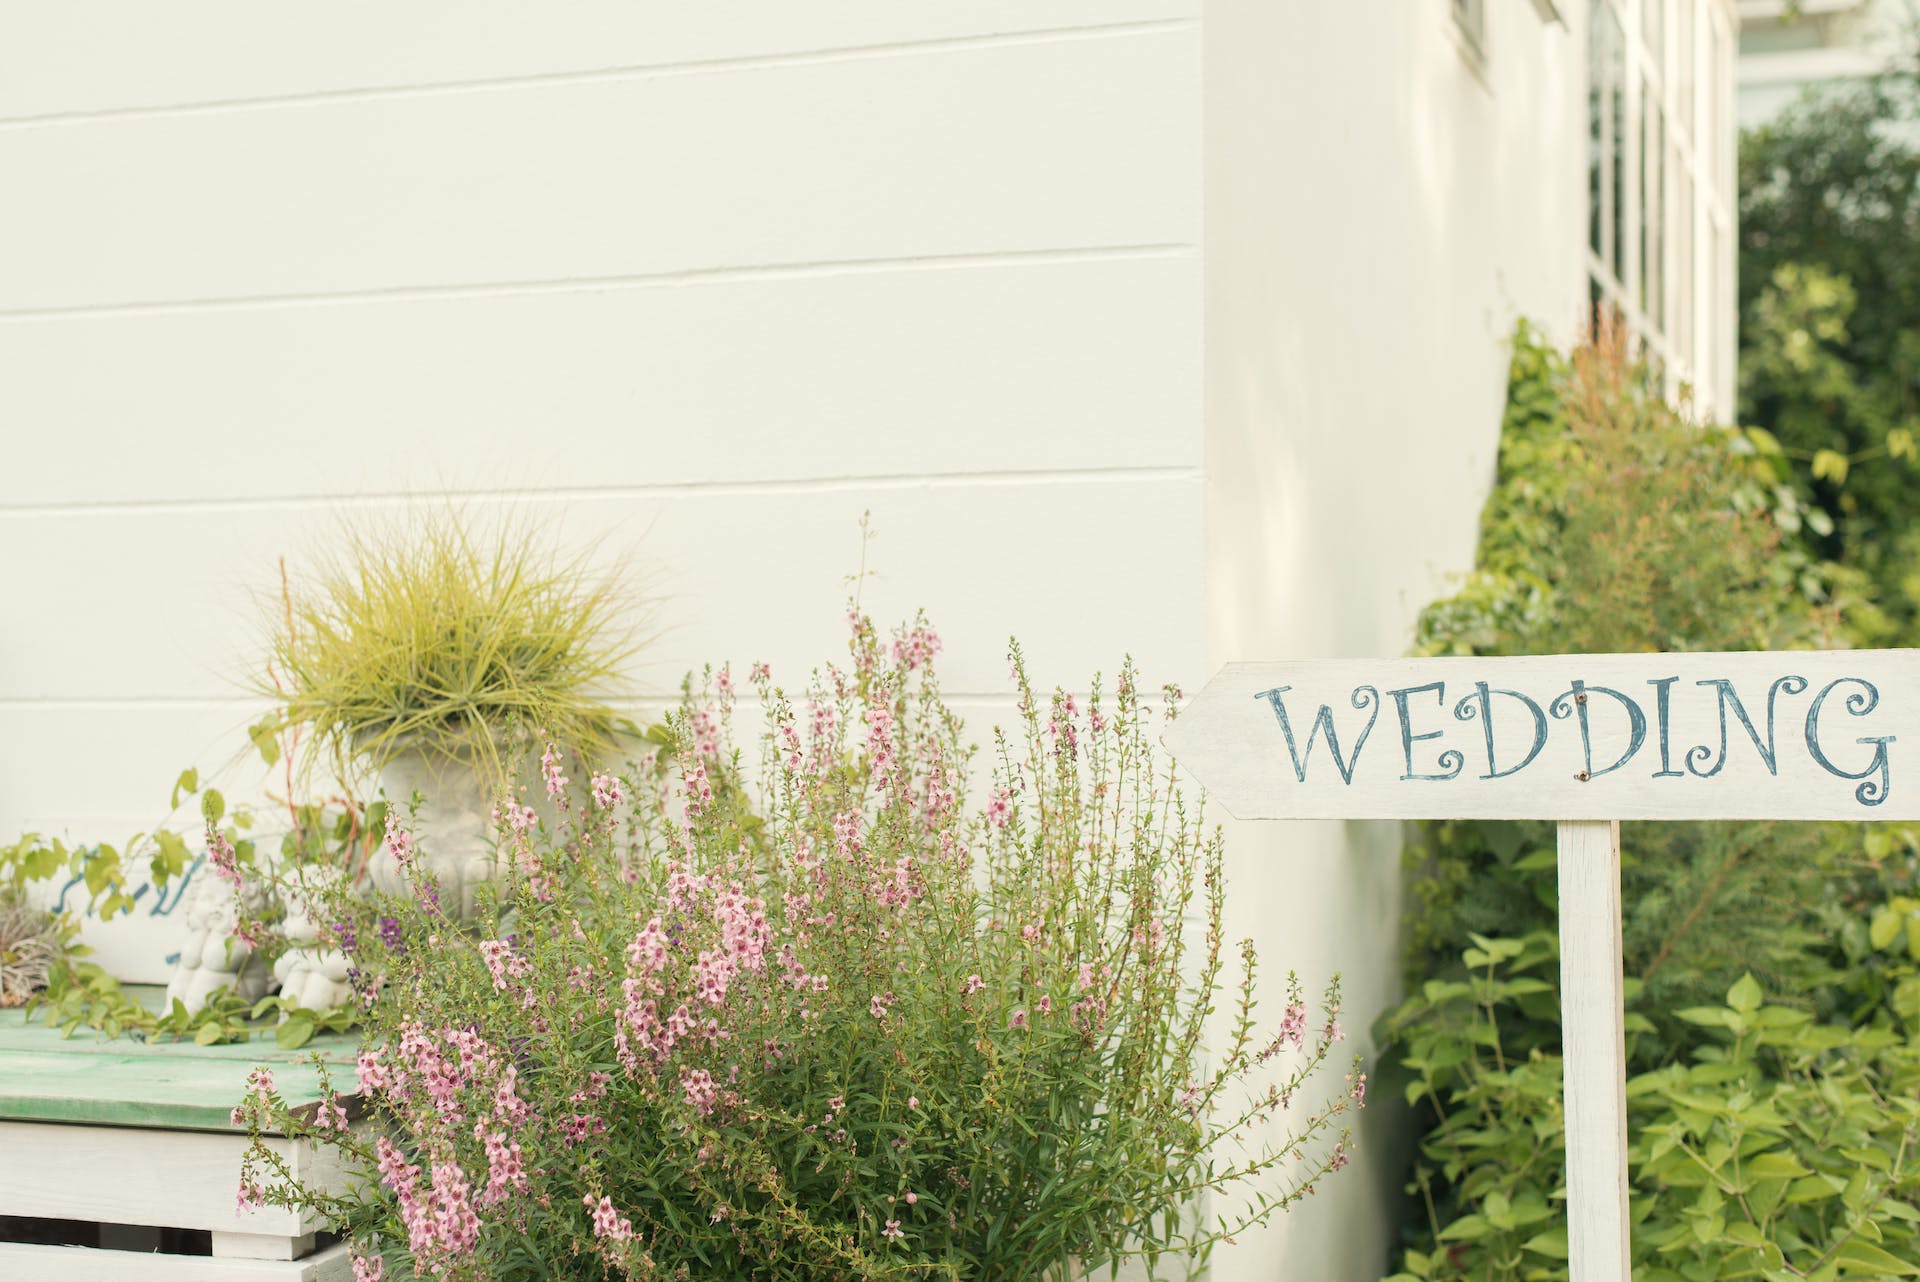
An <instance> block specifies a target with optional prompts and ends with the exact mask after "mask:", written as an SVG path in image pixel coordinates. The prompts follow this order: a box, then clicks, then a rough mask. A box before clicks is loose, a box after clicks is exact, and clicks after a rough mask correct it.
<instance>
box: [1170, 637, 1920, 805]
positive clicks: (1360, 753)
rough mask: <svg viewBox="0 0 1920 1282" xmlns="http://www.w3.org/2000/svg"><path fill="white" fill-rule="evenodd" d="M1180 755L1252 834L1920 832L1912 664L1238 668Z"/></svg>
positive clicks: (1824, 658)
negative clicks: (1572, 825) (1633, 822)
mask: <svg viewBox="0 0 1920 1282" xmlns="http://www.w3.org/2000/svg"><path fill="white" fill-rule="evenodd" d="M1166 738H1167V745H1168V747H1169V748H1171V749H1172V751H1173V752H1174V754H1175V755H1176V757H1177V758H1178V759H1179V761H1180V762H1181V764H1182V765H1183V766H1184V767H1185V768H1186V770H1187V771H1188V773H1190V774H1192V775H1193V776H1194V777H1195V778H1196V779H1198V780H1200V781H1201V782H1202V783H1204V784H1205V785H1206V787H1207V790H1208V793H1209V795H1210V796H1211V797H1213V798H1214V799H1216V800H1218V801H1219V802H1220V803H1221V804H1222V805H1224V806H1225V807H1226V808H1227V810H1228V811H1229V812H1230V813H1231V814H1233V815H1234V816H1235V817H1236V818H1240V819H1345V818H1361V817H1365V818H1410V819H1420V818H1431V819H1442V818H1475V819H1737V818H1773V819H1914V818H1920V777H1916V776H1915V774H1914V772H1913V766H1914V763H1916V762H1920V658H1917V657H1916V652H1915V651H1910V650H1855V651H1785V652H1767V653H1760V652H1755V653H1732V654H1727V653H1715V654H1641V655H1552V656H1541V657H1532V658H1496V659H1483V658H1447V659H1368V660H1349V661H1339V662H1329V663H1237V664H1229V665H1228V666H1227V667H1226V668H1224V669H1222V671H1221V672H1220V674H1219V675H1218V676H1216V677H1215V678H1214V679H1213V681H1211V682H1210V683H1208V685H1207V687H1206V689H1205V690H1203V691H1202V692H1201V693H1200V694H1199V695H1197V696H1196V697H1195V698H1194V699H1193V700H1192V701H1191V702H1189V703H1188V705H1187V706H1186V707H1185V708H1184V709H1183V710H1182V712H1181V715H1180V718H1179V719H1178V720H1177V721H1176V722H1175V723H1174V724H1173V726H1172V727H1171V728H1170V730H1169V732H1168V734H1167V737H1166Z"/></svg>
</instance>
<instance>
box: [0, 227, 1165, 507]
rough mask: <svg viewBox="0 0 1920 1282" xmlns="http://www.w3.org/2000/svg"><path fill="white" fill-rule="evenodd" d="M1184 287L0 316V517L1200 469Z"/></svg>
mask: <svg viewBox="0 0 1920 1282" xmlns="http://www.w3.org/2000/svg"><path fill="white" fill-rule="evenodd" d="M1199 293H1200V265H1199V260H1198V258H1197V257H1195V256H1192V255H1176V256H1170V257H1169V256H1156V257H1143V258H1127V259H1121V260H1117V261H1114V260H1098V259H1096V260H1088V261H1070V262H1031V261H1029V262H1019V263H1011V264H1005V265H999V266H990V267H968V268H957V267H953V268H942V269H938V270H923V271H891V272H877V273H852V274H842V275H829V276H808V277H803V278H787V279H778V280H746V281H726V282H712V283H706V284H701V285H698V286H692V287H674V288H613V289H595V290H577V291H566V292H560V293H534V294H507V295H492V296H479V297H457V298H431V299H403V300H376V301H362V302H354V303H341V304H330V305H326V306H312V305H295V306H285V307H266V308H247V309H242V310H212V311H206V310H202V311H194V312H186V313H167V314H162V315H105V316H100V315H92V316H84V315H83V316H72V317H63V318H59V319H56V320H48V321H36V322H24V321H17V322H14V323H11V324H0V368H4V369H6V370H7V371H8V375H7V377H6V378H4V379H0V423H6V424H8V425H9V429H8V430H9V432H10V433H12V434H14V436H15V439H14V441H13V444H12V446H11V448H10V449H9V451H8V453H9V458H8V461H7V466H6V467H5V468H4V469H0V507H11V506H19V505H45V504H61V503H98V504H107V503H114V502H120V501H137V500H148V501H154V500H159V501H165V502H180V501H186V500H193V499H228V500H231V499H235V498H248V499H265V498H274V497H281V496H290V495H340V494H354V493H367V492H372V493H383V492H384V493H392V492H394V491H396V490H402V489H407V488H409V487H420V486H425V485H436V484H442V483H444V484H446V485H447V486H449V487H453V488H460V489H478V490H488V489H510V488H521V487H525V486H527V485H529V484H535V485H539V486H541V487H547V488H592V487H605V486H619V485H647V486H670V485H679V484H689V483H700V484H713V483H729V482H758V481H792V480H795V479H798V478H813V477H832V476H836V475H846V474H847V473H849V472H859V473H864V474H869V475H886V476H908V475H915V474H922V473H974V472H996V471H1035V470H1058V469H1070V468H1076V467H1085V466H1089V465H1096V464H1097V465H1098V466H1101V467H1105V468H1115V469H1119V468H1142V467H1169V466H1186V467H1197V466H1199V465H1200V463H1201V457H1200V444H1201V442H1200V424H1199V422H1198V410H1197V407H1198V405H1199V404H1200V349H1199V341H1198V332H1199V323H1198V318H1199V314H1200V305H1201V304H1200V297H1199ZM103 370H111V371H112V376H111V377H102V376H101V371H103ZM1183 424H1184V425H1185V426H1184V428H1183V426H1182V425H1183ZM274 441H286V442H311V443H314V444H315V445H319V443H322V442H324V447H321V448H311V449H302V450H301V459H300V463H299V465H298V466H289V460H288V457H287V455H286V454H285V452H284V451H282V450H279V449H275V448H271V447H270V443H271V442H274ZM828 442H833V443H835V444H833V445H829V444H828ZM855 445H857V457H852V456H850V449H849V447H850V446H855ZM104 458H111V459H112V460H113V461H114V466H112V467H111V468H101V467H99V466H97V463H98V461H99V460H101V459H104Z"/></svg>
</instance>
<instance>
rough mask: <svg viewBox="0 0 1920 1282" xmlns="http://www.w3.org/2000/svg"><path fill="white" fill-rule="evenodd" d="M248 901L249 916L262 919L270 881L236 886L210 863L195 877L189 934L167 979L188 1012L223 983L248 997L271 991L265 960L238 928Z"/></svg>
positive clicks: (171, 995)
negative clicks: (240, 934)
mask: <svg viewBox="0 0 1920 1282" xmlns="http://www.w3.org/2000/svg"><path fill="white" fill-rule="evenodd" d="M243 902H244V905H245V908H246V912H247V916H249V917H250V918H252V919H254V920H256V921H257V920H259V919H260V918H261V917H262V916H263V915H264V914H265V909H266V906H267V903H268V895H267V890H266V887H264V886H261V885H259V884H257V883H250V884H248V885H247V886H245V887H244V888H243V889H241V890H239V891H235V890H234V889H233V888H232V887H231V886H229V885H228V884H227V883H226V882H224V881H222V880H221V879H220V878H219V877H218V876H216V875H215V874H214V872H213V870H212V869H211V868H202V869H201V870H200V872H199V875H198V876H196V877H195V878H194V879H193V884H192V885H191V886H190V887H188V889H187V899H186V903H185V905H184V906H183V912H184V915H185V917H186V924H187V938H186V941H185V942H184V943H183V944H182V945H181V948H180V960H179V961H178V962H177V963H175V965H174V968H173V978H172V979H171V980H169V981H168V982H167V1005H168V1006H169V1007H171V1006H172V1005H173V1001H174V999H175V998H178V999H179V1000H180V1001H181V1002H182V1003H183V1004H184V1005H185V1006H186V1008H187V1011H188V1012H189V1013H194V1012H197V1011H199V1010H200V1008H201V1007H203V1006H205V1005H206V1004H207V998H208V997H209V996H210V995H211V994H212V993H213V991H214V990H215V989H218V988H230V989H232V990H233V992H234V993H235V994H236V995H237V996H239V997H240V999H241V1000H243V1001H246V1002H248V1003H252V1002H257V1001H259V1000H260V999H261V998H262V997H265V996H266V995H267V987H268V985H269V984H270V983H271V982H272V980H271V976H269V974H268V973H267V966H266V963H265V961H264V960H262V959H261V958H260V957H258V956H256V955H255V954H254V951H253V946H252V945H251V944H249V943H247V942H246V941H245V940H243V939H241V938H239V937H238V936H236V935H235V934H234V933H233V932H234V928H235V927H236V926H238V925H239V924H240V912H241V907H242V904H243Z"/></svg>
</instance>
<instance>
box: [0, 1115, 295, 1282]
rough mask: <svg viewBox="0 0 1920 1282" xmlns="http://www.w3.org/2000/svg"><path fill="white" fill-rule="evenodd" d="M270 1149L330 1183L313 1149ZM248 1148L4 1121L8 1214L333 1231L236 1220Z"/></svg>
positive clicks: (225, 1139) (228, 1229)
mask: <svg viewBox="0 0 1920 1282" xmlns="http://www.w3.org/2000/svg"><path fill="white" fill-rule="evenodd" d="M268 1143H269V1144H270V1145H272V1146H273V1148H274V1149H275V1150H276V1151H277V1152H279V1153H281V1154H282V1155H283V1156H284V1157H286V1158H287V1160H288V1161H289V1162H290V1163H291V1164H292V1165H293V1167H294V1169H295V1171H296V1172H303V1174H302V1178H303V1179H318V1180H322V1181H324V1180H327V1179H329V1178H330V1177H332V1174H333V1173H332V1172H331V1171H330V1170H328V1169H327V1168H325V1167H324V1166H323V1165H321V1164H319V1163H317V1162H316V1161H315V1160H314V1159H315V1158H317V1157H319V1156H322V1155H319V1154H315V1153H314V1152H313V1150H312V1146H311V1145H308V1144H294V1143H292V1142H291V1141H288V1140H270V1141H268ZM246 1149H247V1139H246V1137H245V1136H243V1135H233V1134H228V1135H209V1134H206V1133H205V1132H201V1131H156V1130H136V1129H133V1128H128V1127H107V1126H66V1125H57V1124H50V1123H45V1122H0V1154H4V1155H5V1160H4V1161H0V1215H30V1216H40V1217H45V1218H47V1219H56V1220H89V1221H94V1222H97V1223H102V1224H143V1225H152V1226H155V1227H160V1228H181V1229H206V1230H208V1231H218V1232H222V1233H258V1234H264V1235H271V1236H280V1237H299V1236H302V1235H304V1234H307V1233H310V1232H313V1231H314V1230H316V1229H319V1228H324V1227H326V1226H325V1225H324V1224H322V1223H321V1222H320V1221H319V1220H318V1219H316V1218H315V1217H312V1216H309V1215H302V1214H296V1213H295V1212H292V1211H288V1210H285V1209H283V1208H280V1207H270V1206H268V1207H254V1208H252V1209H250V1210H247V1211H246V1212H244V1213H242V1212H240V1211H238V1209H237V1197H238V1193H239V1190H240V1162H241V1158H242V1156H243V1155H244V1154H245V1152H246ZM307 1173H310V1174H307ZM7 1276H8V1275H7V1274H6V1273H5V1272H4V1271H0V1277H7Z"/></svg>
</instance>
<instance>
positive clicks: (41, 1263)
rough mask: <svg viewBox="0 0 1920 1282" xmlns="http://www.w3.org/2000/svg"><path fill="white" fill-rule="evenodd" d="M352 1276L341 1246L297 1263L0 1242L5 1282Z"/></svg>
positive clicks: (224, 1281)
mask: <svg viewBox="0 0 1920 1282" xmlns="http://www.w3.org/2000/svg"><path fill="white" fill-rule="evenodd" d="M352 1276H353V1265H352V1262H351V1260H350V1259H349V1257H348V1254H347V1247H346V1244H345V1243H341V1244H339V1245H337V1246H330V1247H328V1248H326V1249H325V1250H323V1251H320V1252H318V1253H316V1254H314V1255H310V1256H308V1257H307V1258H305V1259H303V1260H222V1259H212V1258H209V1257H207V1256H198V1255H145V1254H139V1253H136V1252H132V1251H93V1250H88V1249H86V1248H84V1247H75V1246H30V1245H26V1244H24V1243H19V1242H0V1278H5V1279H6V1282H346V1280H347V1279H349V1278H351V1277H352Z"/></svg>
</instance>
